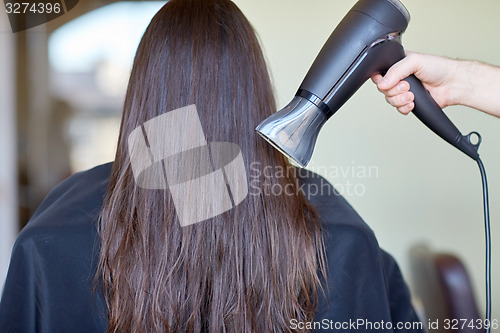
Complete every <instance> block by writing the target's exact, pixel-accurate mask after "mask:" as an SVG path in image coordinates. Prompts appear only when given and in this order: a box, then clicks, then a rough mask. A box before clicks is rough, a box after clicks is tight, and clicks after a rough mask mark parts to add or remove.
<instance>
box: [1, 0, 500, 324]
mask: <svg viewBox="0 0 500 333" xmlns="http://www.w3.org/2000/svg"><path fill="white" fill-rule="evenodd" d="M235 2H236V3H237V5H238V6H239V7H240V8H241V9H242V11H243V12H244V13H245V15H247V17H248V18H249V19H250V21H251V22H252V23H253V25H254V27H255V29H256V30H257V32H258V34H259V36H260V38H261V41H262V44H263V47H264V51H265V54H266V57H267V60H268V63H269V65H270V71H271V75H272V78H273V82H274V86H275V90H276V95H277V100H278V105H279V106H280V107H282V106H283V105H284V104H286V103H287V102H288V101H289V100H290V98H291V97H292V96H293V95H294V93H295V91H296V89H297V87H298V85H299V84H300V82H301V80H302V78H303V76H304V74H305V73H306V71H307V69H308V68H309V66H310V64H311V63H312V61H313V60H314V57H315V56H316V54H317V52H318V51H319V49H320V47H321V46H322V44H323V43H324V41H325V40H326V39H327V37H328V36H329V34H330V33H331V31H332V30H333V28H334V27H335V26H336V24H337V23H338V22H339V21H340V20H341V18H342V17H343V16H344V15H345V13H346V12H347V11H348V10H349V8H350V7H351V6H352V4H353V3H354V2H355V1H354V0H352V1H331V0H316V1H314V2H311V1H301V0H274V1H267V0H236V1H235ZM404 3H405V5H406V6H407V7H408V9H409V11H410V13H411V14H412V21H411V22H410V26H409V28H408V30H407V32H406V34H405V36H404V44H405V46H406V48H407V49H409V50H415V51H421V52H428V53H434V54H438V55H446V56H453V57H458V58H465V59H478V60H482V61H486V62H489V63H492V64H496V65H500V43H498V42H497V41H498V32H499V31H500V23H499V22H498V19H497V15H498V13H499V12H500V2H499V1H497V0H477V1H473V2H471V1H466V0H440V1H433V0H406V1H404ZM110 4H111V2H96V1H90V0H82V1H80V3H79V4H78V5H77V6H76V7H75V8H74V9H73V10H71V11H70V12H69V13H67V14H65V15H63V16H62V17H60V18H58V19H56V20H54V21H51V22H49V23H48V24H45V25H42V26H39V27H37V28H34V29H30V30H28V31H25V32H19V33H16V34H13V33H12V32H11V31H10V26H9V23H8V20H7V16H6V14H5V12H4V10H3V4H2V5H0V8H1V12H0V281H1V282H0V286H2V285H3V280H4V277H5V273H6V270H7V267H8V262H9V257H10V251H11V247H12V245H13V242H14V239H15V236H16V234H17V233H18V230H19V228H21V227H22V226H23V225H24V224H25V223H26V221H27V220H28V219H29V217H30V215H31V214H32V213H33V211H34V209H35V208H36V206H37V205H38V204H39V203H40V201H41V200H42V199H43V197H44V196H45V195H46V193H47V191H49V189H50V188H52V187H53V186H54V185H55V184H57V183H58V182H60V181H61V180H62V179H64V178H65V177H67V176H68V175H69V174H71V173H72V172H76V171H79V170H83V169H86V168H89V167H91V166H93V165H96V164H99V163H103V162H106V161H110V160H112V159H113V154H114V146H115V144H116V135H117V133H118V128H119V117H120V108H121V105H122V103H123V92H124V88H125V86H126V81H127V76H128V71H129V68H130V63H129V61H130V59H132V56H133V54H134V52H135V47H136V45H137V44H135V45H134V43H137V42H138V39H139V38H140V36H141V34H142V32H143V31H144V28H145V27H146V25H147V23H148V19H149V18H150V17H151V16H152V14H153V13H154V11H155V10H156V9H157V8H159V6H160V5H161V4H159V3H156V4H155V3H147V2H143V3H142V4H143V5H144V6H142V7H141V8H142V9H140V10H139V9H138V7H134V6H136V4H135V3H132V2H127V3H126V4H127V5H126V6H125V9H123V8H124V7H122V9H119V7H117V4H113V5H111V6H114V7H104V6H107V5H110ZM100 7H102V8H101V9H104V10H106V11H104V12H102V11H101V12H97V11H96V12H93V13H94V14H92V15H94V16H93V17H92V19H86V20H85V19H83V20H82V19H81V18H85V17H86V16H82V15H83V14H85V13H89V12H91V11H93V10H94V9H97V8H100ZM99 13H100V14H99ZM110 13H114V14H116V15H117V16H119V17H121V19H120V18H117V19H116V22H115V21H114V20H115V19H114V18H113V17H112V16H110ZM140 13H143V14H142V16H141V14H140ZM304 13H307V15H304ZM120 15H121V16H120ZM87 17H88V16H87ZM103 17H104V18H106V19H105V20H102V18H103ZM120 20H121V21H120ZM113 22H114V23H113ZM120 22H121V23H120ZM124 22H125V23H124ZM66 24H67V25H66ZM99 24H101V26H99ZM65 27H66V28H69V27H70V28H71V29H74V30H70V29H66V34H65V33H64V28H65ZM60 28H61V29H60ZM58 29H59V30H58ZM68 31H70V32H71V31H73V33H74V36H71V34H68ZM101 35H102V36H101ZM68 36H69V37H68ZM95 36H100V37H99V38H97V39H96V38H95ZM105 38H107V39H108V41H113V42H114V43H115V44H113V42H107V41H106V39H105ZM131 40H132V41H134V42H132V46H130V41H131ZM92 41H94V42H92ZM299 43H301V44H302V47H300V48H297V45H298V44H299ZM120 45H121V46H120ZM113 49H114V51H115V52H112V51H113ZM49 54H50V58H49ZM84 54H85V55H86V56H87V58H88V59H87V60H85V59H83V60H80V58H81V57H82V55H84ZM58 57H59V58H58ZM61 57H62V58H61ZM64 57H66V60H64ZM61 59H62V60H61ZM68 59H72V60H73V61H70V62H68ZM89 59H90V60H89ZM79 61H80V62H79ZM85 61H86V62H85ZM447 114H448V115H449V116H450V118H451V119H452V120H453V121H454V122H455V124H456V125H457V126H458V127H459V129H461V130H462V132H463V133H468V132H470V131H472V130H477V131H478V132H480V133H481V134H482V136H483V144H482V146H481V149H480V153H481V156H482V159H483V161H484V163H485V165H486V168H487V171H488V177H489V182H490V200H491V219H492V222H493V225H492V238H493V241H494V242H493V281H494V283H493V307H494V308H493V309H494V312H493V318H500V285H499V284H498V283H497V281H500V265H498V263H499V262H500V261H499V257H500V242H498V240H499V239H500V237H499V236H500V227H499V224H498V223H499V221H500V205H499V204H498V202H499V200H500V199H499V198H500V154H499V152H500V119H495V118H493V117H490V116H487V115H484V114H482V113H480V112H476V111H472V110H470V109H468V108H465V107H450V108H448V109H447ZM249 130H253V129H249ZM310 168H311V169H313V170H316V171H318V172H319V173H321V174H323V175H325V176H326V177H327V178H329V180H330V181H331V182H332V183H334V184H336V185H337V186H338V187H339V189H340V190H341V191H342V192H343V194H344V195H345V196H346V197H347V199H348V200H349V201H350V203H351V204H352V205H353V206H354V207H355V208H356V210H357V211H358V212H359V213H360V215H361V216H362V217H363V218H364V219H365V221H366V222H367V223H368V224H369V225H370V226H371V227H372V228H373V229H374V231H375V233H376V235H377V237H378V239H379V242H380V244H381V246H382V247H383V248H384V249H386V250H388V251H389V252H390V253H392V254H393V255H394V256H395V257H396V259H397V260H398V261H399V263H400V265H401V267H402V269H403V273H404V275H405V277H406V279H407V280H408V281H409V282H410V283H411V282H412V281H411V274H410V265H409V260H408V252H409V249H410V248H411V247H412V246H413V245H415V244H418V243H422V242H425V243H427V244H429V245H430V246H431V247H432V248H433V249H437V250H443V251H449V252H453V253H456V254H457V255H458V256H459V257H460V258H462V259H463V261H464V262H465V264H466V266H467V268H468V269H469V272H470V274H471V279H472V281H473V284H474V288H475V292H476V297H477V301H478V303H479V305H480V307H481V308H482V310H483V311H484V306H483V304H484V234H483V216H482V201H481V200H482V199H481V183H480V176H479V172H478V170H477V166H476V164H475V163H474V162H473V161H472V160H471V159H469V158H468V157H466V156H465V155H464V154H462V153H460V152H459V151H457V150H456V149H454V148H452V147H451V146H449V145H448V144H446V143H444V141H442V140H441V139H439V138H438V137H437V136H435V135H434V134H433V133H431V132H430V131H429V130H428V129H427V128H426V127H425V126H423V125H422V124H421V123H420V122H419V121H418V120H416V118H415V117H413V116H411V115H410V116H407V117H404V116H402V115H400V114H398V113H397V112H396V111H395V110H394V109H392V108H391V107H390V106H388V105H387V104H386V103H385V101H384V98H383V96H382V95H381V94H380V93H378V91H377V90H376V88H375V86H374V85H373V84H371V83H368V84H365V86H363V87H362V88H361V90H360V91H359V92H358V93H357V94H356V95H355V96H354V97H353V98H352V99H351V100H350V101H349V102H348V103H347V104H346V105H345V106H344V107H343V108H342V109H341V110H340V111H339V112H338V113H337V114H336V115H335V116H334V117H333V119H332V120H331V121H330V122H329V123H327V124H326V126H325V128H324V129H323V131H322V133H321V135H320V137H319V140H318V143H317V147H316V151H315V153H314V156H313V161H312V163H311V165H310ZM370 170H371V171H370Z"/></svg>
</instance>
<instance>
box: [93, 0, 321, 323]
mask: <svg viewBox="0 0 500 333" xmlns="http://www.w3.org/2000/svg"><path fill="white" fill-rule="evenodd" d="M188 106H195V108H193V107H188ZM173 110H176V112H190V113H189V114H187V113H186V114H185V115H183V114H178V115H177V114H176V115H177V116H178V119H185V120H183V121H180V122H176V123H174V122H170V123H165V124H167V125H162V126H160V127H158V128H159V130H157V131H155V132H153V131H151V130H150V127H148V121H149V122H151V121H152V120H154V119H158V117H162V116H164V115H166V114H168V113H169V112H171V111H173ZM193 110H194V111H193ZM275 110H276V106H275V101H274V97H273V92H272V86H271V83H270V79H269V74H268V71H267V68H266V64H265V61H264V57H263V54H262V51H261V48H260V45H259V41H258V39H257V37H256V34H255V32H254V30H253V28H252V26H251V25H250V23H249V22H248V20H247V19H246V18H245V16H244V15H243V14H242V13H241V11H240V10H239V9H238V8H237V7H236V5H235V4H233V3H232V2H231V1H229V0H171V1H169V2H167V3H166V4H165V5H164V7H163V8H162V9H160V11H159V12H158V13H157V14H156V15H155V16H154V17H153V19H152V20H151V23H150V24H149V26H148V27H147V29H146V31H145V33H144V36H143V38H142V40H141V42H140V44H139V46H138V49H137V53H136V56H135V59H134V64H133V68H132V72H131V76H130V80H129V85H128V89H127V94H126V97H125V103H124V109H123V118H122V122H121V129H120V137H119V140H118V147H117V153H116V156H115V161H114V164H113V169H112V172H111V176H110V181H109V186H108V190H107V194H106V197H105V201H104V206H103V209H102V212H101V215H100V220H99V236H100V238H101V248H100V255H99V266H98V272H97V275H96V283H98V284H99V285H102V289H103V292H104V296H105V299H106V304H107V309H108V314H107V315H108V322H109V325H108V331H109V332H148V333H149V332H217V333H218V332H294V331H296V330H294V329H292V328H291V324H290V321H291V320H292V319H296V320H298V321H311V320H312V319H313V316H314V313H315V311H316V307H317V300H318V295H319V293H320V292H321V283H320V281H321V276H322V275H324V274H325V267H324V265H325V264H324V262H325V258H324V250H323V241H322V236H321V227H320V224H319V221H318V217H317V215H316V213H315V211H314V209H313V208H312V207H311V206H310V204H309V203H308V201H307V200H306V199H305V198H304V196H303V194H302V193H301V192H300V191H299V190H297V191H291V192H290V193H292V194H285V193H281V194H280V195H267V196H266V195H264V194H263V192H258V194H256V195H246V196H242V195H240V199H238V200H235V199H234V197H233V200H232V201H231V202H232V206H231V209H228V210H225V211H223V212H222V213H220V214H218V215H214V214H212V215H214V216H211V217H210V218H208V219H206V220H203V221H199V222H197V223H192V224H188V225H186V224H184V225H183V224H182V223H181V222H182V221H180V219H179V209H177V210H176V207H177V208H179V204H178V202H179V200H177V199H176V198H177V197H176V193H174V191H173V190H172V189H173V185H177V183H179V182H177V183H175V184H174V182H172V181H171V179H172V178H171V177H170V178H169V177H167V176H168V175H170V174H172V175H181V176H182V177H184V178H187V177H188V176H186V175H191V174H193V173H202V172H205V171H203V170H202V169H203V168H207V169H209V168H210V167H214V166H215V167H216V168H215V169H217V163H214V161H213V158H214V157H213V156H214V151H221V152H223V153H224V154H225V155H224V154H223V153H221V154H222V155H221V156H222V157H220V159H222V160H224V159H228V160H230V159H232V158H235V159H236V158H238V163H241V165H242V166H244V168H243V169H241V170H245V169H246V170H250V165H252V168H253V169H255V168H261V169H262V170H264V168H265V167H267V166H271V167H283V168H290V165H289V163H288V161H287V160H286V159H285V158H284V157H283V156H282V155H281V154H280V153H279V152H277V151H275V150H274V149H273V148H272V147H270V146H269V145H268V144H267V143H266V142H265V141H264V140H263V139H261V138H260V137H258V135H257V134H256V133H255V131H254V129H255V127H256V126H257V124H258V123H259V122H260V121H261V120H262V119H264V118H266V117H268V116H269V115H270V114H272V113H273V112H275ZM189 119H197V120H196V121H197V124H198V122H199V127H200V128H199V129H197V130H196V131H195V132H196V133H200V132H202V133H203V140H205V141H201V143H200V144H199V147H194V148H192V149H190V150H186V151H187V152H188V153H187V155H183V157H182V158H179V157H178V156H177V155H175V156H177V157H176V158H174V159H172V158H170V157H169V158H166V159H162V160H157V161H154V156H153V157H152V156H150V155H151V154H144V156H142V155H140V154H139V155H137V156H142V157H141V158H144V159H145V160H144V162H137V165H139V168H144V169H146V168H147V167H148V165H149V164H152V163H156V164H155V165H156V168H155V169H154V171H155V172H154V173H153V175H154V177H156V176H158V177H160V178H161V177H165V178H163V181H164V182H165V186H156V187H155V186H153V185H154V184H156V183H155V182H154V179H156V178H154V177H153V178H151V179H153V181H152V180H151V179H148V182H149V183H148V184H152V185H151V186H149V187H148V186H146V187H145V186H140V185H141V184H140V182H139V183H138V180H137V179H138V178H137V177H135V176H136V175H134V170H133V165H132V164H133V163H134V162H131V160H133V158H132V157H133V156H136V155H134V154H135V153H131V152H130V151H131V150H130V149H129V148H130V142H132V143H131V145H132V146H133V147H147V149H151V150H152V149H153V146H156V145H157V146H161V147H170V148H168V149H171V150H175V149H176V148H175V147H179V146H182V145H185V144H186V143H185V140H187V139H186V138H188V137H193V135H180V134H179V133H195V132H193V127H190V126H192V125H193V122H191V121H188V120H189ZM145 124H146V125H145ZM197 126H198V125H197ZM151 133H153V134H151ZM143 134H147V135H149V137H148V136H147V135H146V136H145V137H146V138H147V140H146V139H145V140H144V142H142V141H141V140H143V139H142V135H143ZM131 137H132V139H131ZM153 137H154V139H153ZM138 140H139V141H138ZM153 140H156V141H153ZM192 140H193V139H192ZM212 143H224V144H222V145H221V144H219V145H217V144H212ZM205 146H206V147H208V148H210V150H209V152H210V154H209V153H207V154H205V153H204V152H205V148H204V147H205ZM200 156H201V157H200ZM203 156H206V159H211V160H210V161H208V160H207V161H203V158H204V157H203ZM228 156H229V157H230V158H229V157H228ZM193 158H198V159H200V158H201V159H202V160H197V162H196V163H194V162H193ZM148 159H152V160H148ZM223 164H224V163H222V164H221V165H220V166H219V169H221V168H222V167H223V166H224V165H223ZM200 165H201V166H202V167H200ZM136 168H137V167H136ZM186 170H187V171H186ZM238 170H240V169H238ZM260 174H262V175H264V172H262V173H260ZM181 176H179V177H181ZM231 177H233V178H235V177H240V178H241V179H242V178H243V177H247V175H246V174H245V173H242V172H240V173H234V175H233V176H231ZM231 177H229V178H231ZM160 178H159V179H160ZM184 178H182V179H184ZM229 178H228V176H227V175H226V178H224V181H225V182H226V183H228V184H229V185H231V182H230V179H229ZM262 178H263V179H262V184H264V183H267V185H269V184H270V185H275V186H282V187H285V186H287V187H290V186H292V187H297V188H298V187H299V186H300V184H299V183H298V179H297V178H296V177H295V176H294V174H293V173H287V174H286V175H284V176H277V175H276V176H273V177H268V176H267V177H264V176H262ZM141 179H142V178H141ZM228 179H229V180H228ZM159 182H161V180H159ZM233 188H239V190H238V191H240V190H241V188H243V187H242V186H240V187H233ZM186 191H187V192H189V191H190V192H189V195H190V196H193V197H195V198H197V200H198V201H197V202H200V203H201V202H209V201H214V200H213V196H214V195H215V191H195V190H193V188H191V187H190V188H189V190H186ZM187 192H186V193H187ZM241 193H243V192H241ZM233 194H234V193H233ZM198 206H199V205H198V204H196V205H195V204H190V205H188V204H184V206H183V207H184V208H185V209H186V210H187V211H189V209H192V210H195V209H197V208H198ZM186 207H187V208H186Z"/></svg>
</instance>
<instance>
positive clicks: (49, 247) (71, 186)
mask: <svg viewBox="0 0 500 333" xmlns="http://www.w3.org/2000/svg"><path fill="white" fill-rule="evenodd" d="M110 170H111V164H106V165H101V166H98V167H96V168H94V169H92V170H89V171H86V172H82V173H78V174H75V175H73V176H71V177H70V178H68V179H67V180H66V181H64V182H63V183H61V184H60V185H58V186H57V187H56V188H55V189H54V190H52V192H51V193H50V194H49V195H48V196H47V198H46V199H45V201H44V202H43V203H42V204H41V205H40V207H39V208H38V210H37V211H36V212H35V214H34V215H33V217H32V218H31V220H30V222H29V223H28V224H27V226H26V227H25V228H24V229H23V230H22V231H21V233H20V234H19V236H18V238H17V241H16V243H15V245H14V248H13V252H12V257H11V263H10V267H9V272H8V276H7V280H6V283H5V287H4V290H3V294H2V300H1V303H0V332H1V333H9V332H47V333H57V332H64V333H77V332H84V333H91V332H105V330H106V327H107V320H106V307H105V302H104V298H103V294H102V290H101V289H99V286H98V288H97V290H96V291H95V292H93V286H94V285H93V277H94V274H95V271H96V261H97V257H98V251H99V239H98V236H97V230H96V219H97V216H98V214H99V211H100V209H101V207H102V203H103V197H104V194H105V191H106V186H107V183H108V177H109V174H110ZM302 184H303V185H304V186H303V187H302V188H303V190H305V191H309V194H308V195H307V196H308V198H309V200H310V202H311V203H312V205H313V206H314V207H315V208H316V209H317V211H318V213H319V214H320V217H321V220H322V226H323V227H324V229H325V244H326V254H327V261H328V271H327V274H328V278H327V283H326V284H325V283H324V281H323V284H324V286H325V287H326V288H325V291H326V298H325V297H323V296H321V297H320V303H319V307H318V311H317V314H316V318H315V321H316V322H318V323H316V325H318V324H323V325H327V327H329V328H330V327H331V328H333V331H337V332H370V331H372V332H375V331H376V332H398V330H396V329H376V330H375V329H365V328H366V327H354V326H352V325H353V322H354V321H356V322H357V321H358V320H359V319H363V320H365V321H366V322H371V323H372V325H377V324H380V323H382V322H384V323H385V325H387V323H389V322H390V323H391V324H393V326H394V328H395V327H396V325H397V323H398V322H405V323H411V322H418V319H417V317H416V315H415V312H414V310H413V308H412V307H411V305H410V295H409V292H408V288H407V286H406V284H405V282H404V281H403V279H402V276H401V273H400V271H399V269H398V267H397V265H396V263H395V261H394V260H393V259H392V257H390V256H389V255H388V254H387V253H385V252H384V251H382V250H381V249H380V248H379V245H378V243H377V240H376V239H375V236H374V234H373V232H372V231H371V229H370V228H369V227H368V226H367V225H366V224H365V223H364V222H363V220H362V219H361V218H360V217H359V216H358V214H356V212H355V211H354V210H353V209H352V208H351V206H349V204H348V203H347V202H346V201H345V200H344V199H343V198H342V197H341V196H339V195H336V194H334V192H333V188H331V185H329V184H327V183H326V181H325V180H323V178H321V177H319V176H317V175H315V174H312V173H308V174H307V176H306V177H304V178H302ZM325 186H326V187H325ZM322 187H323V190H320V191H318V190H317V189H321V188H322ZM327 187H328V188H330V190H326V188H327ZM313 189H314V191H315V192H323V193H322V195H314V193H313ZM327 192H330V193H327ZM335 323H337V324H336V325H337V327H339V328H340V327H342V326H340V325H343V327H344V329H339V330H335V329H334V328H335ZM306 324H307V323H291V325H297V326H298V325H306ZM310 325H312V323H311V324H310ZM346 325H350V326H346ZM316 327H319V326H316ZM324 327H325V326H324ZM319 331H327V330H324V329H322V328H320V329H319ZM400 331H401V332H414V331H412V330H400ZM416 331H417V330H415V332H416Z"/></svg>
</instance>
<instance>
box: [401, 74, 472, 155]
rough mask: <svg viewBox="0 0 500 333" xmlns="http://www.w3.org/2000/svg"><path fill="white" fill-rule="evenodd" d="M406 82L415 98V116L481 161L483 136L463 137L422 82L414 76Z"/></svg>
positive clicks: (446, 139) (442, 136) (445, 138)
mask: <svg viewBox="0 0 500 333" xmlns="http://www.w3.org/2000/svg"><path fill="white" fill-rule="evenodd" d="M404 81H406V82H408V83H409V84H410V91H411V92H412V93H413V94H414V96H415V99H414V103H415V107H414V109H413V113H414V114H415V116H416V117H417V118H418V119H419V120H420V121H421V122H423V123H424V124H425V125H426V126H427V127H428V128H430V129H431V130H432V131H433V132H434V133H436V134H437V135H439V136H440V137H441V138H443V139H444V140H445V141H447V142H448V143H450V144H451V145H453V146H455V147H456V148H458V149H459V150H461V151H462V152H464V153H465V154H467V155H468V156H470V157H471V158H473V159H474V160H477V159H479V154H478V152H477V150H478V148H479V144H480V143H481V136H480V135H479V134H478V133H476V132H472V133H470V134H469V135H467V136H463V135H462V133H460V131H459V130H458V129H457V127H456V126H455V125H454V124H453V123H452V122H451V120H450V119H449V118H448V117H447V116H446V114H445V113H444V112H443V110H441V108H440V107H439V105H438V104H437V103H436V101H435V100H434V99H433V98H432V96H431V94H430V93H429V92H428V91H427V90H426V89H425V87H424V86H423V84H422V82H420V80H419V79H417V78H416V77H415V76H414V75H410V76H408V77H407V78H406V79H404ZM473 134H476V135H477V136H478V138H479V141H478V142H477V143H476V144H473V143H472V142H471V135H473Z"/></svg>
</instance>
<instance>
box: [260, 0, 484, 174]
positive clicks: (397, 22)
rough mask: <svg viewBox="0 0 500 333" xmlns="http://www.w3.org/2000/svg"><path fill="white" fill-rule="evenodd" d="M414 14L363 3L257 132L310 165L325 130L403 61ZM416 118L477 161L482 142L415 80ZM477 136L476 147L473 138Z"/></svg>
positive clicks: (387, 2)
mask: <svg viewBox="0 0 500 333" xmlns="http://www.w3.org/2000/svg"><path fill="white" fill-rule="evenodd" d="M409 21H410V14H409V13H408V10H407V9H406V8H405V7H404V6H403V4H402V3H401V2H400V1H399V0H359V1H358V2H357V3H356V4H355V5H354V7H352V9H351V10H350V11H349V12H348V13H347V15H346V16H345V17H344V19H343V20H342V21H341V22H340V23H339V25H338V26H337V27H336V28H335V30H334V31H333V33H332V34H331V35H330V37H329V38H328V40H327V41H326V43H325V45H324V46H323V48H322V49H321V51H320V53H319V54H318V56H317V57H316V60H315V61H314V63H313V64H312V66H311V68H310V69H309V72H308V73H307V75H306V77H305V78H304V81H303V82H302V84H301V85H300V87H299V89H298V91H297V93H296V95H295V97H294V98H293V99H292V101H291V102H290V103H289V104H288V105H287V106H286V107H285V108H283V109H281V110H280V111H278V112H276V113H275V114H273V115H272V116H270V117H269V118H267V119H265V120H264V121H263V122H261V123H260V124H259V126H257V128H256V130H257V132H258V133H259V134H260V135H261V136H262V137H263V138H264V139H266V140H267V141H268V142H269V143H271V144H272V145H273V146H274V147H276V148H277V149H278V150H280V151H281V152H282V153H284V154H285V155H286V156H288V157H290V158H291V159H292V161H295V162H296V163H297V164H298V165H300V166H301V167H304V166H306V165H307V163H308V162H309V160H310V159H311V156H312V152H313V149H314V145H315V143H316V138H317V136H318V133H319V131H320V130H321V127H322V126H323V124H324V123H325V122H326V121H327V120H328V119H329V118H330V117H331V116H332V115H333V114H334V113H335V112H336V111H337V110H338V109H339V108H340V107H341V106H342V105H343V104H344V103H345V102H346V101H347V100H348V99H349V98H350V97H351V96H352V95H353V94H354V93H355V92H356V91H357V90H358V89H359V88H360V87H361V85H363V83H364V82H365V81H366V80H367V79H368V78H370V77H371V76H372V75H374V74H376V73H382V74H384V73H385V72H386V71H387V70H388V69H389V67H391V66H392V65H393V64H394V63H396V62H397V61H399V60H401V59H402V58H404V57H405V52H404V49H403V46H402V44H401V35H402V33H403V32H404V31H405V29H406V27H407V26H408V22H409ZM405 80H406V81H407V82H408V83H409V84H410V87H411V88H410V91H411V92H413V94H414V95H415V108H414V109H413V114H415V115H416V116H417V118H419V119H420V120H421V121H422V122H423V123H424V124H425V125H426V126H427V127H429V128H430V129H431V130H432V131H434V132H435V133H436V134H437V135H439V136H440V137H441V138H443V139H444V140H446V141H447V142H449V143H450V144H452V145H453V146H455V147H456V148H458V149H459V150H461V151H462V152H464V153H465V154H467V155H468V156H470V157H471V158H473V159H474V160H478V159H479V154H478V152H477V150H478V148H479V144H480V142H481V137H480V136H479V134H478V133H476V132H473V133H470V134H469V135H467V136H463V135H462V134H461V133H460V131H459V130H458V129H457V128H456V127H455V125H454V124H453V123H452V122H451V121H450V120H449V118H448V117H447V116H446V115H445V114H444V113H443V111H442V110H441V108H440V107H439V106H438V105H437V103H436V102H435V101H434V99H433V98H432V96H431V95H430V94H429V92H428V91H427V90H426V89H425V88H424V86H423V85H422V83H421V82H420V81H419V80H418V79H417V78H416V77H415V76H413V75H411V76H409V77H408V78H406V79H405ZM473 134H476V135H477V136H478V142H477V143H475V144H474V143H473V142H472V141H471V136H472V135H473Z"/></svg>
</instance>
